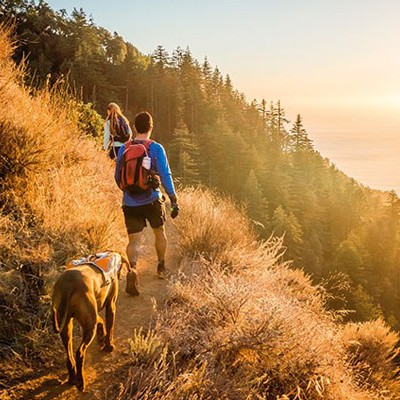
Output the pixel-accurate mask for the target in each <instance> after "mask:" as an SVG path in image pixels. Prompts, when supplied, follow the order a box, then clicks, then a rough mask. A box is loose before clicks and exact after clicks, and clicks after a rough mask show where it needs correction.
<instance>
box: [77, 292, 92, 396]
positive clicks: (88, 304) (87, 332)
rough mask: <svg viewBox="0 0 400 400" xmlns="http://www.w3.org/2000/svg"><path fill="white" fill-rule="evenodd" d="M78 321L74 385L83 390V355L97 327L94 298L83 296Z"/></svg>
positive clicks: (84, 379) (84, 355) (84, 384)
mask: <svg viewBox="0 0 400 400" xmlns="http://www.w3.org/2000/svg"><path fill="white" fill-rule="evenodd" d="M80 306H81V309H80V315H79V319H78V318H77V319H78V322H79V323H80V325H81V327H82V342H81V344H80V345H79V347H78V350H77V351H76V381H75V385H76V387H77V388H78V389H79V390H82V391H83V390H85V387H86V377H85V370H84V365H85V357H86V351H87V349H88V347H89V346H90V343H92V340H93V339H94V337H95V335H96V328H97V305H96V300H95V299H94V298H93V299H89V298H85V299H83V300H82V302H81V304H80Z"/></svg>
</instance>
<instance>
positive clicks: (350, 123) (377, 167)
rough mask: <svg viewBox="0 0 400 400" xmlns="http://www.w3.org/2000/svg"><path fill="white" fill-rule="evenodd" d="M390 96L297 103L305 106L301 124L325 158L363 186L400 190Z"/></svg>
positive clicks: (396, 105)
mask: <svg viewBox="0 0 400 400" xmlns="http://www.w3.org/2000/svg"><path fill="white" fill-rule="evenodd" d="M389 100H390V101H389ZM389 100H388V99H384V98H383V99H381V100H379V99H378V98H371V99H368V98H366V99H355V100H353V99H350V98H348V99H347V101H346V99H345V98H344V100H343V99H342V100H340V101H338V100H335V101H319V102H314V101H313V102H312V103H311V102H302V101H299V102H297V104H296V105H295V107H296V109H297V110H303V111H304V113H303V123H304V127H305V128H306V130H307V132H308V135H309V137H310V138H311V139H312V140H313V141H314V147H315V148H316V150H318V151H319V152H320V153H321V155H322V156H323V157H327V158H329V160H330V161H331V162H333V163H334V164H335V165H336V167H337V168H338V169H340V170H341V171H343V172H344V173H345V174H347V175H348V176H350V177H352V178H355V179H356V180H357V181H359V182H360V183H362V184H363V185H365V186H368V187H370V188H372V189H379V190H395V191H396V192H397V193H398V194H399V195H400V97H399V98H398V99H397V100H393V99H389ZM293 105H294V104H293ZM292 109H293V108H292ZM300 112H302V111H300Z"/></svg>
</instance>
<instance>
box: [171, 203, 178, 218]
mask: <svg viewBox="0 0 400 400" xmlns="http://www.w3.org/2000/svg"><path fill="white" fill-rule="evenodd" d="M178 214H179V206H178V204H176V203H175V204H171V218H172V219H174V218H176V217H177V216H178Z"/></svg>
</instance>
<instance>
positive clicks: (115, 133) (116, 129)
mask: <svg viewBox="0 0 400 400" xmlns="http://www.w3.org/2000/svg"><path fill="white" fill-rule="evenodd" d="M117 118H118V121H115V123H113V126H111V123H112V121H111V120H110V133H111V137H112V140H113V142H120V143H125V142H126V141H128V140H129V139H130V138H131V136H130V129H129V126H128V123H127V122H126V120H125V118H123V117H121V116H118V117H117Z"/></svg>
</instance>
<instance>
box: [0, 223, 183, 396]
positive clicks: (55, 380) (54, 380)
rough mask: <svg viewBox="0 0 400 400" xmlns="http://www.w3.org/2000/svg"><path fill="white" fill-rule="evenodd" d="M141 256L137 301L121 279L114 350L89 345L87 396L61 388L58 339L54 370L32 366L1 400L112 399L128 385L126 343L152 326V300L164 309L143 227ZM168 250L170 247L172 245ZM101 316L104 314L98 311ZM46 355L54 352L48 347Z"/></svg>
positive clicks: (162, 284) (163, 286)
mask: <svg viewBox="0 0 400 400" xmlns="http://www.w3.org/2000/svg"><path fill="white" fill-rule="evenodd" d="M143 236H144V237H143V241H142V246H141V254H140V258H139V262H138V271H139V285H140V292H141V293H140V296H135V297H132V296H129V295H128V294H126V292H125V283H126V280H125V274H126V271H124V272H123V274H122V279H121V280H120V288H119V295H118V301H117V313H116V322H115V345H116V350H115V351H114V352H113V353H106V352H102V351H100V347H99V345H98V344H97V341H96V339H94V340H93V342H92V344H91V345H90V347H89V349H88V352H87V357H86V363H85V367H86V379H87V387H86V390H85V392H83V393H82V392H79V391H78V389H77V388H76V387H75V386H70V385H68V384H67V383H63V381H64V380H66V378H67V375H68V374H67V368H66V358H65V353H64V347H63V346H62V342H61V339H59V338H57V339H58V341H56V346H57V351H54V354H55V357H56V359H55V360H54V364H53V365H52V366H43V365H39V366H36V367H35V366H34V367H33V368H32V369H33V371H31V372H29V373H27V374H25V375H24V376H20V377H18V378H16V379H15V382H9V387H8V388H7V389H5V390H3V391H0V400H6V399H7V400H9V399H26V400H31V399H41V400H52V399H66V400H70V399H78V398H79V399H80V400H81V399H82V400H94V399H99V400H100V399H101V400H105V399H113V398H115V396H116V394H117V393H118V391H119V388H120V387H121V385H122V384H123V383H124V382H125V381H126V377H127V374H128V369H129V364H130V362H131V360H132V358H131V356H130V351H129V342H128V339H130V338H131V337H132V334H133V331H134V329H135V328H136V329H139V328H140V327H143V330H144V331H146V330H147V328H148V327H149V324H150V322H151V316H152V313H153V309H154V300H155V301H156V303H157V306H158V307H162V305H163V303H164V300H165V299H166V297H167V290H168V289H167V283H168V282H167V281H166V280H163V279H159V278H158V276H157V275H156V270H157V257H156V254H155V249H154V245H153V242H154V239H153V235H152V232H151V229H149V228H147V229H146V230H145V234H144V235H143ZM170 247H171V246H170ZM171 253H172V250H171V248H169V250H168V252H167V266H168V268H170V269H171V271H172V272H174V271H176V266H175V265H173V263H172V259H173V256H172V254H171ZM101 315H103V316H104V310H103V311H102V312H101ZM77 326H79V325H78V324H77V323H76V321H75V322H74V350H76V348H77V346H78V344H79V342H80V331H79V330H78V329H76V327H77ZM49 348H50V351H52V349H51V347H49Z"/></svg>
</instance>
